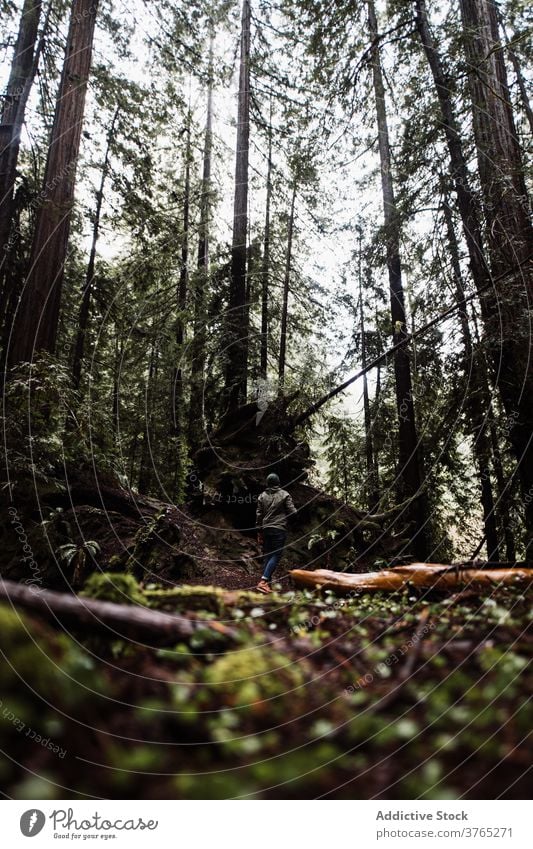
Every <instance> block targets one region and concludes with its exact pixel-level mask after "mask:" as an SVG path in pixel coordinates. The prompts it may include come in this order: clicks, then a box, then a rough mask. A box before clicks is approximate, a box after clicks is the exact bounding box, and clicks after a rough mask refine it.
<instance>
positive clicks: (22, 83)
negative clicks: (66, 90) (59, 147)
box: [0, 0, 43, 315]
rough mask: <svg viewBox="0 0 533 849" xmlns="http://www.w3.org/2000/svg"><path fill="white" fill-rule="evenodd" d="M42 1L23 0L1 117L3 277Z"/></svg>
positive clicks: (4, 297)
mask: <svg viewBox="0 0 533 849" xmlns="http://www.w3.org/2000/svg"><path fill="white" fill-rule="evenodd" d="M42 5H43V4H42V3H41V2H36V0H24V5H23V7H22V13H21V16H20V24H19V31H18V35H17V40H16V42H15V49H14V52H13V62H12V64H11V71H10V74H9V80H8V83H7V86H6V91H5V95H4V103H3V107H2V118H1V120H0V279H3V277H4V273H3V272H4V265H5V261H6V255H7V253H8V252H9V236H10V232H11V227H12V220H13V199H14V187H15V178H16V173H17V163H18V156H19V150H20V134H21V131H22V126H23V124H24V116H25V113H26V104H27V102H28V97H29V94H30V89H31V86H32V83H33V80H34V79H35V74H36V72H37V64H38V58H39V54H40V49H39V48H38V47H37V48H36V43H37V35H38V31H39V21H40V17H41V9H42ZM4 285H7V284H6V283H5V284H4ZM6 300H7V293H3V295H2V315H3V312H4V308H5V303H6Z"/></svg>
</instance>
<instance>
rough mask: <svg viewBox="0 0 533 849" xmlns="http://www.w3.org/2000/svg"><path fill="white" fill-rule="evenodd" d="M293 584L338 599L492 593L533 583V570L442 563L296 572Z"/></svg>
mask: <svg viewBox="0 0 533 849" xmlns="http://www.w3.org/2000/svg"><path fill="white" fill-rule="evenodd" d="M290 576H291V578H292V579H293V581H294V582H295V583H296V584H297V585H298V586H301V587H309V588H312V589H314V588H316V589H328V590H333V592H335V593H337V594H338V595H349V594H350V593H352V592H396V591H398V590H403V589H406V588H407V587H414V588H417V589H421V590H463V589H471V590H476V591H481V592H483V591H490V590H493V589H495V588H496V587H498V586H502V585H503V586H505V585H509V584H512V585H516V584H524V585H528V584H531V583H533V569H527V568H518V569H513V568H508V569H462V568H460V567H457V566H446V565H443V564H440V563H413V564H411V565H409V566H396V567H395V568H393V569H383V570H382V571H381V572H366V573H362V574H343V573H338V572H332V571H330V570H329V569H317V570H316V571H314V572H310V571H308V570H305V569H293V570H292V571H291V572H290Z"/></svg>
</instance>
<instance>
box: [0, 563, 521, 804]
mask: <svg viewBox="0 0 533 849" xmlns="http://www.w3.org/2000/svg"><path fill="white" fill-rule="evenodd" d="M97 579H99V580H97ZM117 588H118V589H117ZM85 592H86V594H88V595H91V597H95V598H106V599H109V600H113V601H122V602H124V600H125V599H126V598H127V599H128V601H130V602H131V601H134V602H135V601H138V602H139V603H143V604H145V605H146V604H147V603H148V604H149V605H150V606H153V607H157V608H160V609H165V610H175V611H176V612H178V613H180V615H184V614H185V615H186V614H187V613H189V612H190V613H191V615H194V617H195V618H198V617H199V618H205V619H206V620H209V622H210V623H213V622H216V621H217V620H218V621H221V622H223V623H224V624H226V625H228V624H229V625H230V627H231V628H232V629H234V630H236V631H237V634H238V638H239V639H238V642H237V644H236V645H235V646H234V647H233V648H231V649H230V650H228V649H227V644H224V643H221V644H220V646H219V645H217V644H216V642H213V641H212V640H211V641H209V640H206V641H202V639H200V637H201V634H200V637H199V641H198V642H196V643H195V644H194V645H193V641H192V640H191V641H190V643H189V644H185V643H180V644H177V645H176V646H173V647H169V648H166V649H159V650H156V649H153V650H152V649H147V648H143V647H142V646H135V645H133V644H129V646H128V651H127V652H123V651H121V652H116V651H115V652H114V651H113V646H109V645H108V644H106V643H104V642H103V641H102V642H101V643H99V644H98V645H96V644H95V642H94V641H91V640H87V641H86V642H85V645H79V644H77V643H76V642H75V641H74V640H73V639H72V638H71V637H69V636H68V635H65V634H61V633H58V632H56V631H53V630H51V629H50V628H49V627H48V626H44V625H43V624H41V623H40V622H39V621H38V620H36V619H33V618H31V617H26V616H22V617H21V616H18V615H17V614H16V613H14V612H13V611H12V610H11V609H9V608H7V607H6V606H2V607H0V628H1V629H2V634H3V644H4V645H5V649H4V652H5V661H4V663H3V664H2V665H1V666H0V688H1V689H0V693H1V694H2V695H1V696H0V698H1V699H2V705H0V744H1V745H2V748H5V749H6V750H7V751H8V753H9V754H10V756H11V757H12V758H13V762H11V761H8V762H7V764H8V765H7V766H6V765H5V764H4V766H2V770H3V772H2V775H1V777H2V781H3V786H4V787H5V788H6V792H7V793H8V794H9V795H11V796H14V797H15V798H27V796H25V795H24V794H27V793H28V792H29V790H33V789H35V788H34V787H33V786H32V785H31V782H30V786H29V787H28V780H29V779H28V776H29V775H30V774H31V772H30V771H33V772H34V773H35V774H36V775H37V776H41V778H40V779H39V780H40V781H41V782H42V788H41V791H40V793H39V794H37V795H43V796H44V793H45V792H46V793H47V794H48V795H47V796H46V797H47V798H48V797H51V798H54V797H55V798H62V797H63V796H64V790H62V789H61V787H62V786H68V787H69V788H71V791H72V792H73V793H74V794H76V793H79V794H83V793H90V794H93V795H99V796H102V795H103V796H106V797H118V798H120V797H122V798H123V797H124V796H126V797H133V798H135V797H137V796H139V797H146V796H149V797H151V798H167V797H168V798H174V797H179V798H232V797H243V798H250V797H252V798H274V797H279V798H300V797H303V798H308V797H313V796H322V795H324V794H327V795H329V796H331V797H334V798H369V797H373V796H376V797H380V796H383V797H387V798H419V797H421V798H459V797H466V798H468V797H471V798H483V797H488V798H494V796H497V795H500V794H502V796H503V797H506V796H508V797H509V798H520V797H521V796H523V795H525V793H527V788H526V787H525V784H524V781H525V779H524V777H523V776H524V775H525V771H526V768H527V765H528V764H529V753H528V750H527V744H526V743H525V742H524V741H525V740H526V739H527V735H528V734H529V729H530V727H531V709H530V701H529V693H530V691H531V684H532V681H531V667H530V659H531V644H532V643H531V637H530V636H529V634H528V631H527V625H528V623H529V622H530V603H529V600H528V598H527V596H526V595H525V594H523V593H522V592H520V591H518V590H514V589H509V590H502V591H498V593H497V594H494V595H493V596H492V597H491V598H487V599H482V598H476V597H470V598H464V599H462V597H461V596H457V597H455V598H454V599H453V603H450V600H449V599H446V598H443V599H441V600H438V599H437V600H431V599H424V598H417V597H414V596H410V595H409V594H408V593H402V594H397V595H385V594H377V595H372V596H370V595H361V596H359V597H354V598H352V599H348V600H346V601H344V602H343V603H340V602H339V599H336V598H335V597H334V596H332V595H330V594H327V593H326V594H323V595H320V596H319V595H316V594H313V593H311V592H307V591H306V592H292V593H284V594H279V595H275V596H273V597H272V596H271V597H268V598H266V597H262V596H258V594H256V593H248V592H227V591H224V590H220V589H218V588H211V587H179V588H175V589H172V590H162V589H157V588H152V589H150V590H142V588H141V587H140V585H139V584H138V583H137V582H136V581H134V579H133V578H132V576H130V575H119V576H117V575H112V576H107V575H100V576H94V577H93V578H92V579H91V583H89V582H88V584H87V586H86V589H85ZM116 592H119V596H120V598H119V597H117V596H116V595H114V594H115V593H116ZM421 629H422V631H423V633H422V639H421V640H416V639H414V637H415V635H416V634H420V631H421ZM406 668H410V674H409V675H405V674H404V671H405V669H406ZM46 701H47V702H48V704H45V702H46ZM4 705H5V706H7V707H8V713H13V714H14V715H16V716H17V717H19V719H20V722H23V723H25V724H26V726H28V725H30V726H32V727H33V726H35V728H37V729H39V730H40V731H41V730H42V731H43V732H44V733H45V734H47V735H48V736H49V737H50V739H52V740H53V741H54V743H57V744H59V745H61V746H62V747H63V749H65V750H66V755H65V756H64V757H63V758H61V757H59V756H58V755H57V754H54V752H52V751H50V750H49V749H47V748H45V747H43V746H42V745H37V744H35V743H33V744H32V745H28V744H27V741H25V740H24V738H23V736H22V733H21V732H20V731H17V728H16V725H15V722H14V720H13V719H8V715H7V714H6V716H2V706H4ZM78 758H83V759H85V760H86V761H90V762H91V763H92V764H102V766H101V767H99V766H96V765H95V766H90V767H84V769H83V770H82V769H80V761H79V760H78ZM17 761H20V762H21V764H22V766H17V765H16V762H17ZM508 788H510V789H508Z"/></svg>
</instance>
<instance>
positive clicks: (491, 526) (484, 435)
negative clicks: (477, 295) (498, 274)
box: [443, 197, 500, 561]
mask: <svg viewBox="0 0 533 849" xmlns="http://www.w3.org/2000/svg"><path fill="white" fill-rule="evenodd" d="M443 212H444V221H445V224H446V231H447V236H448V244H449V249H450V258H451V262H452V270H453V276H454V282H455V290H456V293H457V301H458V304H459V319H460V324H461V331H462V336H463V346H464V354H465V356H464V363H465V372H466V374H468V375H469V386H468V395H467V398H466V400H465V407H466V413H467V418H468V421H469V425H470V430H471V434H472V448H473V454H474V462H475V465H476V466H477V470H478V473H479V485H480V489H481V505H482V509H483V529H484V533H485V538H486V543H487V559H488V560H491V561H499V559H500V551H499V541H498V524H497V521H496V512H495V504H494V492H493V488H492V480H491V445H490V441H489V436H488V425H489V415H490V409H491V400H490V394H489V392H488V384H487V380H486V375H485V374H484V373H483V372H484V364H483V362H481V360H480V353H479V351H476V350H474V346H473V344H472V334H471V332H470V325H469V323H468V315H467V312H466V304H465V290H464V286H463V278H462V273H461V264H460V261H459V247H458V245H457V239H456V235H455V227H454V224H453V218H452V211H451V209H450V205H449V201H448V198H447V197H444V201H443Z"/></svg>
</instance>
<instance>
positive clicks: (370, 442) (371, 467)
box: [358, 232, 379, 513]
mask: <svg viewBox="0 0 533 849" xmlns="http://www.w3.org/2000/svg"><path fill="white" fill-rule="evenodd" d="M358 254H359V255H358V276H359V330H360V334H361V366H362V367H363V369H365V368H366V365H367V357H366V336H365V332H366V331H365V311H364V304H363V274H362V235H361V232H359V252H358ZM363 411H364V419H365V458H366V486H365V489H366V491H367V495H368V511H369V513H371V512H372V510H374V509H375V507H376V505H377V504H378V502H379V492H378V482H377V476H376V460H375V456H374V438H373V435H372V425H373V422H372V416H371V413H370V397H369V394H368V378H367V374H366V372H365V374H364V375H363Z"/></svg>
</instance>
